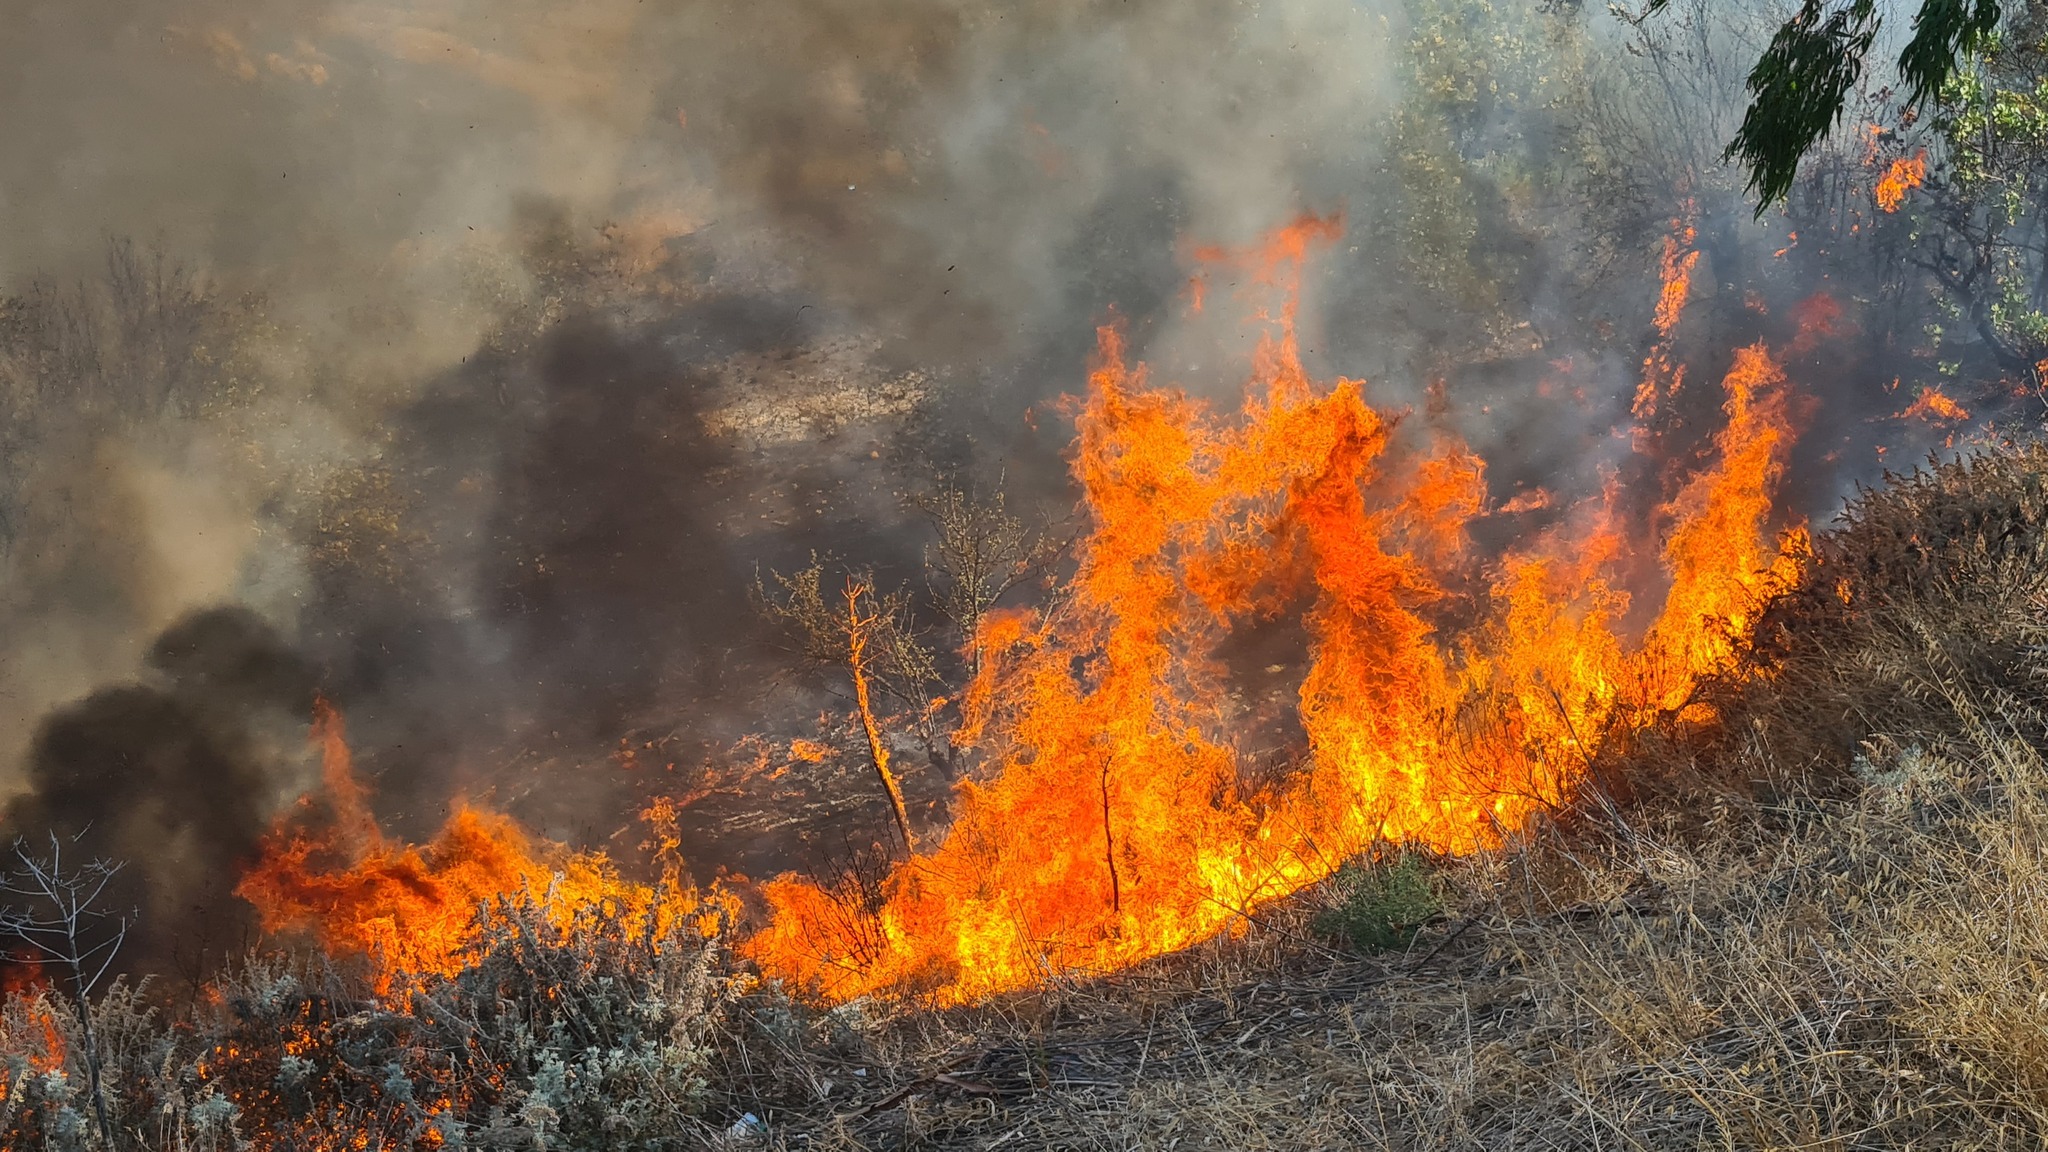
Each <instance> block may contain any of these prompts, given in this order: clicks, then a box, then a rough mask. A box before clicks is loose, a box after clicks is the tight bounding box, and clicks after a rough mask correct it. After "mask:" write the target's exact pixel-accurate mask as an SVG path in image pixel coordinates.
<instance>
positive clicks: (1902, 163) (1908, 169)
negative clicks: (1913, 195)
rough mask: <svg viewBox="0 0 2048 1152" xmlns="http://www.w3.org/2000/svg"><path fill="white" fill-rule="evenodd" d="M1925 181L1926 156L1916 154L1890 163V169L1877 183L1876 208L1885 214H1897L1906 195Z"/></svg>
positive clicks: (1924, 154)
mask: <svg viewBox="0 0 2048 1152" xmlns="http://www.w3.org/2000/svg"><path fill="white" fill-rule="evenodd" d="M1926 179H1927V154H1926V153H1925V152H1916V153H1914V154H1913V155H1911V156H1901V157H1899V158H1898V159H1896V160H1894V161H1892V163H1891V167H1889V168H1887V169H1885V173H1884V175H1883V176H1882V177H1880V178H1879V179H1878V182H1877V206H1878V207H1879V208H1881V209H1883V210H1884V211H1886V212H1897V211H1898V210H1899V207H1900V205H1903V204H1904V203H1905V202H1906V193H1908V192H1911V191H1912V190H1913V189H1915V188H1918V187H1920V185H1921V184H1922V183H1923V182H1924V181H1925V180H1926Z"/></svg>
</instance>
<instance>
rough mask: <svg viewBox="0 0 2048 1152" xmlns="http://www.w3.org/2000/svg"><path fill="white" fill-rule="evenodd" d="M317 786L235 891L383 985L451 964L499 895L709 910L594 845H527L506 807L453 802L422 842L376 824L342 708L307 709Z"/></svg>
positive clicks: (268, 922)
mask: <svg viewBox="0 0 2048 1152" xmlns="http://www.w3.org/2000/svg"><path fill="white" fill-rule="evenodd" d="M312 738H313V740H314V742H315V743H316V744H317V745H318V746H319V747H320V750H321V777H322V782H323V789H322V792H321V793H320V795H319V797H318V798H317V800H316V799H313V798H309V799H308V800H307V801H305V802H302V803H301V804H300V806H299V807H298V809H297V810H295V811H294V812H292V813H291V814H289V815H288V816H286V817H285V818H284V819H283V820H281V821H280V822H279V824H278V826H277V828H276V829H275V830H274V831H273V832H272V833H271V835H270V836H269V837H268V839H267V840H266V841H265V843H264V844H263V847H262V852H261V857H260V859H259V860H258V861H257V863H256V864H255V865H254V866H253V867H251V868H250V869H249V870H248V871H247V872H246V873H245V874H244V875H243V877H242V882H241V884H240V886H239V887H238V888H237V889H236V891H237V892H238V893H239V894H240V895H241V896H242V897H243V898H245V899H247V900H248V901H249V902H250V903H252V904H254V905H255V906H256V909H257V911H258V912H259V913H260V914H261V917H262V922H263V929H264V931H266V932H305V933H308V934H310V935H312V936H313V937H314V938H315V939H316V940H317V941H318V942H319V944H320V946H321V947H322V948H324V949H326V950H327V952H329V953H330V954H332V955H337V956H362V957H367V958H369V959H370V960H372V961H373V962H374V963H375V965H376V973H377V990H378V992H379V993H380V994H386V993H389V992H391V991H393V990H394V988H397V987H399V986H401V985H402V982H403V979H404V978H405V977H406V976H409V975H414V974H438V975H452V974H454V973H455V972H458V971H460V970H461V967H462V959H463V953H464V950H465V948H466V947H467V946H468V944H469V942H470V941H471V939H472V938H473V928H474V926H475V924H476V923H477V921H478V917H479V916H487V915H489V914H490V913H489V910H488V908H487V906H488V905H489V904H490V903H491V902H492V901H494V900H496V899H498V898H499V897H506V896H518V895H521V894H523V895H525V896H527V897H530V898H531V899H533V900H535V901H537V902H539V903H541V904H542V905H543V906H544V907H546V908H547V909H548V910H549V912H550V913H551V914H552V915H554V916H555V917H556V919H557V920H558V921H559V922H562V923H566V922H567V921H568V920H569V919H571V918H572V917H573V916H574V914H575V910H576V909H577V908H578V907H582V906H586V905H591V904H595V903H597V902H600V901H609V902H613V903H614V904H615V906H617V907H619V908H621V909H624V910H626V911H628V912H629V913H631V914H635V915H641V916H662V917H668V916H689V915H694V914H700V913H704V912H708V911H710V909H708V908H707V907H700V904H699V901H698V899H697V897H696V894H695V893H693V892H692V893H685V894H684V895H686V896H687V897H688V899H685V900H682V901H677V900H672V899H662V898H660V897H659V896H658V894H657V891H656V889H654V888H652V887H650V886H648V885H642V884H635V883H632V882H629V881H625V880H622V879H621V878H620V877H619V876H618V874H617V872H616V870H615V869H614V868H612V866H611V865H610V863H609V862H608V861H607V860H606V859H605V858H604V857H603V856H602V855H599V854H590V853H566V852H562V851H560V850H558V849H555V848H553V847H552V846H548V845H543V844H536V843H535V842H534V841H533V840H532V839H530V838H529V837H528V836H527V834H526V833H525V832H524V831H523V830H522V829H521V828H520V827H519V825H518V824H517V823H515V822H514V821H513V820H511V819H510V818H509V817H506V816H503V815H500V814H497V813H493V812H487V811H484V810H482V809H478V808H475V807H472V806H470V805H468V804H463V803H458V804H457V805H456V807H455V810H454V811H453V812H452V813H451V814H450V815H449V817H448V820H447V822H446V824H444V825H443V826H442V828H441V830H440V832H439V833H438V834H437V835H436V836H435V837H434V839H433V841H432V842H430V843H428V844H426V845H410V844H402V843H394V842H391V841H390V840H388V839H387V838H386V837H385V836H384V835H383V834H382V833H381V832H380V831H379V830H378V828H377V825H376V822H375V820H374V819H373V818H372V817H371V815H370V813H369V810H368V807H367V802H366V801H367V796H366V792H365V790H364V788H363V786H362V784H361V782H360V781H359V780H357V778H356V776H355V774H354V772H353V770H352V768H351V765H350V761H349V750H348V743H347V741H346V739H345V737H344V734H343V728H342V720H341V716H340V714H339V713H337V712H336V711H335V710H334V709H333V708H332V707H330V706H329V705H327V704H326V703H325V702H322V703H320V704H319V705H318V706H317V708H316V710H315V717H314V722H313V730H312Z"/></svg>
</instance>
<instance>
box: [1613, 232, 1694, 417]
mask: <svg viewBox="0 0 2048 1152" xmlns="http://www.w3.org/2000/svg"><path fill="white" fill-rule="evenodd" d="M1691 214H1692V205H1691V204H1690V202H1688V203H1687V205H1686V216H1685V217H1681V218H1680V219H1676V220H1673V221H1672V222H1671V232H1670V234H1669V235H1667V236H1665V237H1664V256H1663V258H1662V259H1661V260H1660V261H1659V262H1658V278H1659V282H1660V285H1661V286H1660V287H1659V289H1658V291H1657V308H1656V311H1655V313H1654V314H1653V315H1652V317H1651V322H1652V323H1653V324H1655V325H1656V328H1657V340H1656V343H1655V344H1653V345H1651V348H1650V354H1649V355H1648V356H1646V357H1644V358H1643V379H1642V382H1641V383H1640V384H1638V385H1637V386H1636V398H1635V403H1634V404H1633V405H1632V407H1631V409H1630V410H1631V412H1632V414H1633V415H1634V416H1635V418H1636V419H1637V420H1638V421H1647V420H1649V419H1650V417H1651V416H1653V415H1655V414H1656V411H1657V404H1658V401H1659V400H1660V399H1666V398H1669V397H1671V396H1673V395H1676V394H1677V392H1678V389H1679V386H1680V385H1681V384H1683V383H1684V382H1685V369H1684V368H1683V367H1682V366H1681V365H1679V364H1677V363H1676V362H1675V361H1674V359H1673V357H1672V351H1671V337H1672V333H1673V332H1674V331H1676V330H1677V328H1678V320H1679V317H1680V316H1682V315H1684V313H1685V304H1686V301H1687V300H1689V299H1690V298H1691V297H1692V273H1693V269H1694V268H1695V267H1697V266H1698V265H1699V262H1700V253H1699V249H1698V248H1697V247H1695V246H1694V245H1695V243H1696V242H1697V240H1698V239H1699V230H1698V229H1697V228H1695V227H1694V226H1693V225H1692V223H1691V220H1690V217H1691Z"/></svg>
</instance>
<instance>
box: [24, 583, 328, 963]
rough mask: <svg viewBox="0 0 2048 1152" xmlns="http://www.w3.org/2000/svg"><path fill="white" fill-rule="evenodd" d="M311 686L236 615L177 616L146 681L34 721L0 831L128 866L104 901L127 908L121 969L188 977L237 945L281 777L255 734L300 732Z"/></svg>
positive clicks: (242, 940)
mask: <svg viewBox="0 0 2048 1152" xmlns="http://www.w3.org/2000/svg"><path fill="white" fill-rule="evenodd" d="M314 683H315V677H314V674H313V670H312V668H311V667H310V666H309V665H308V664H307V663H306V662H305V661H304V660H303V659H302V658H300V657H299V655H298V654H297V653H296V652H294V651H293V650H292V648H291V647H290V646H289V645H287V644H286V643H285V642H284V641H283V639H282V638H281V637H280V636H279V635H278V634H277V633H276V631H275V630H274V629H272V628H271V627H270V626H269V625H267V624H265V623H264V622H263V621H261V620H259V619H258V618H256V617H255V616H254V615H253V614H251V613H249V612H248V611H246V610H244V609H240V608H219V609H212V610H208V611H204V612H200V613H197V614H194V615H192V616H189V617H187V618H185V619H183V620H181V621H179V622H178V623H177V624H175V625H173V626H172V627H171V628H169V629H167V630H166V631H165V632H164V633H163V634H162V635H160V636H158V637H157V639H156V642H155V644H153V645H152V646H151V648H150V652H149V657H148V669H147V671H146V674H145V679H144V680H143V681H142V682H139V683H131V684H125V685H120V686H116V687H109V688H103V689H101V690H99V691H96V692H94V693H92V694H91V695H89V696H87V697H86V698H84V699H83V700H79V701H76V702H75V703H72V704H69V705H67V706H65V707H63V708H61V709H59V710H57V711H55V712H53V713H51V714H50V715H49V716H48V717H46V718H45V719H44V721H43V723H42V725H41V727H40V729H39V730H38V731H37V733H36V737H35V742H34V745H33V748H32V750H31V753H30V756H29V764H28V782H29V786H30V790H29V791H28V792H26V793H24V794H22V795H19V796H17V797H16V798H15V799H14V800H13V801H12V802H10V803H9V804H8V806H7V808H6V810H5V812H4V813H0V831H4V833H5V834H6V835H8V836H9V837H10V838H11V837H13V836H17V835H18V836H25V837H27V838H28V841H29V843H30V845H31V846H33V845H34V844H36V843H37V842H39V841H41V840H42V839H43V838H44V837H45V836H47V835H49V834H50V833H55V834H57V835H58V836H60V837H64V838H66V839H72V838H76V839H77V841H78V843H79V845H80V847H81V850H82V851H84V852H87V853H90V854H92V855H94V856H97V857H104V858H110V859H115V860H122V861H126V862H127V865H128V867H127V870H126V871H125V872H124V873H123V874H122V875H121V876H120V877H119V883H118V885H117V887H116V889H115V890H113V891H111V892H110V893H109V894H108V896H107V900H108V902H109V904H110V905H113V906H122V905H128V906H132V907H133V908H135V910H136V911H137V912H138V914H139V919H138V922H137V925H136V928H135V930H134V931H133V933H132V934H131V935H130V938H129V945H128V950H129V952H130V962H139V963H147V962H155V963H157V964H159V965H164V964H170V965H175V970H179V971H184V972H187V973H191V972H196V971H199V970H201V969H202V968H203V966H204V965H206V964H208V963H211V962H217V961H218V960H220V959H221V958H222V956H223V955H224V954H225V953H228V952H231V951H233V950H236V949H239V948H241V947H244V946H246V944H247V942H248V928H249V927H250V925H249V922H248V921H249V918H248V915H247V911H248V910H247V908H246V906H245V905H243V904H242V903H241V902H240V901H239V900H237V899H236V898H235V897H234V896H233V889H234V885H235V883H236V881H237V880H238V879H239V877H240V874H241V869H242V867H243V865H244V864H245V863H246V862H247V861H248V859H249V857H250V855H251V852H252V850H253V849H254V848H255V846H256V842H257V840H258V838H259V837H260V836H261V835H262V834H263V832H264V831H265V830H266V829H267V828H268V827H269V823H270V820H271V817H272V814H273V811H274V809H275V807H276V805H277V802H278V799H279V793H280V792H281V791H282V790H284V789H286V788H289V787H290V786H291V785H292V783H293V782H292V781H291V780H290V779H288V778H286V777H285V774H284V772H283V771H282V768H283V763H282V761H281V759H280V757H279V754H278V750H277V749H276V748H274V747H266V746H265V738H266V734H267V733H268V732H270V731H275V730H280V729H289V728H291V727H293V726H294V725H302V724H303V722H304V720H303V718H304V717H305V716H306V715H308V713H309V710H310V708H311V707H312V702H313V692H314Z"/></svg>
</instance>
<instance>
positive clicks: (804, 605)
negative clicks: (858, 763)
mask: <svg viewBox="0 0 2048 1152" xmlns="http://www.w3.org/2000/svg"><path fill="white" fill-rule="evenodd" d="M824 571H825V566H824V563H823V562H822V561H820V560H819V559H818V558H817V557H816V556H815V555H814V556H812V557H811V563H810V566H809V567H807V568H804V569H802V570H800V571H798V572H795V573H793V574H790V575H787V576H785V575H783V574H782V573H780V572H772V573H770V574H769V575H770V578H771V579H772V580H773V582H774V584H775V587H774V589H772V590H771V589H770V588H769V587H768V586H767V584H766V583H763V582H759V581H757V582H756V584H755V596H756V599H757V601H758V603H759V605H760V607H761V610H762V612H763V613H764V614H765V615H766V616H767V617H768V618H769V619H770V620H772V621H774V622H776V623H778V624H780V625H782V626H783V627H784V629H785V630H786V631H787V632H789V633H790V635H791V636H792V637H793V638H794V639H795V640H796V641H797V642H798V645H799V650H800V651H801V653H802V654H803V656H804V657H805V658H806V659H807V660H809V661H810V662H811V663H813V664H815V665H817V666H819V667H821V668H835V669H839V670H842V671H844V672H845V673H846V675H847V677H848V678H849V679H850V680H851V681H852V683H853V699H854V707H855V709H856V710H857V711H858V712H859V715H860V723H861V730H862V732H863V733H864V734H865V735H866V737H867V746H868V762H869V764H870V765H871V766H873V768H874V770H875V775H876V777H877V778H879V779H880V781H881V784H882V791H883V792H884V793H885V794H886V795H887V796H888V798H889V807H890V810H891V812H892V814H893V815H894V816H895V818H896V830H897V832H898V833H900V834H901V835H902V837H903V846H904V849H905V850H906V851H910V850H914V849H915V847H916V842H915V839H914V837H913V836H912V835H911V832H910V809H909V807H908V806H907V805H906V804H905V803H904V800H903V789H902V786H901V785H900V784H898V782H897V779H896V773H895V771H894V770H893V769H892V768H891V767H890V763H889V744H888V739H887V736H886V734H885V733H884V732H883V730H882V720H881V718H880V716H879V714H878V707H877V705H878V701H877V697H881V696H886V697H889V698H892V699H894V700H895V701H896V702H898V703H899V704H904V705H909V706H911V707H912V708H914V709H918V710H920V711H921V712H922V713H923V714H925V715H926V716H929V714H930V712H931V711H932V709H931V706H930V702H929V701H928V700H927V699H926V698H925V697H926V695H927V690H928V689H929V688H930V687H931V686H932V685H933V684H934V683H936V682H937V680H938V671H937V669H936V667H935V666H934V665H933V663H932V657H931V653H930V652H929V651H928V650H926V649H925V647H924V645H922V644H920V643H919V642H918V640H917V637H916V635H915V631H914V629H913V627H912V625H911V622H910V610H909V609H910V598H909V596H908V595H907V594H906V593H905V592H904V591H903V590H901V589H898V590H897V591H895V592H891V593H888V594H886V595H882V594H879V593H877V592H876V590H875V577H874V574H873V573H872V572H856V573H851V574H849V575H848V576H847V577H846V583H845V586H844V588H843V589H842V590H841V591H840V592H839V593H838V594H836V595H833V596H829V597H828V596H827V595H826V594H825V591H824ZM927 736H928V737H929V734H927Z"/></svg>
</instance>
